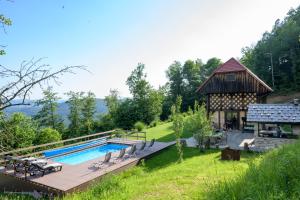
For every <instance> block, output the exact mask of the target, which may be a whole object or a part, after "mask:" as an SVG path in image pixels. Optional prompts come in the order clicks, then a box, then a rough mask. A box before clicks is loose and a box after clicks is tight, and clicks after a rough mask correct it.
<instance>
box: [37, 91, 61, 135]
mask: <svg viewBox="0 0 300 200" xmlns="http://www.w3.org/2000/svg"><path fill="white" fill-rule="evenodd" d="M43 94H44V97H43V99H40V100H38V101H37V102H36V104H37V105H38V106H42V108H41V110H40V111H39V112H38V113H37V114H36V115H35V116H34V119H35V120H37V122H38V123H39V125H40V126H41V127H51V128H52V129H55V130H57V131H59V132H60V133H63V131H64V123H63V120H62V119H61V117H60V116H59V115H58V114H57V107H58V103H57V101H58V100H59V99H60V98H59V97H58V96H57V93H55V92H53V89H52V87H48V88H47V89H46V90H44V91H43Z"/></svg>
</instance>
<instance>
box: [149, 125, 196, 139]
mask: <svg viewBox="0 0 300 200" xmlns="http://www.w3.org/2000/svg"><path fill="white" fill-rule="evenodd" d="M145 131H146V133H147V140H151V139H152V138H155V139H156V140H157V141H160V142H171V141H174V140H175V135H174V131H173V130H172V122H168V123H163V124H160V125H158V126H156V127H153V128H148V129H146V130H145ZM192 136H193V135H192V134H191V133H187V132H183V134H182V138H189V137H192Z"/></svg>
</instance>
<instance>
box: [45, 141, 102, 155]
mask: <svg viewBox="0 0 300 200" xmlns="http://www.w3.org/2000/svg"><path fill="white" fill-rule="evenodd" d="M104 143H106V139H99V140H94V141H91V142H86V143H83V144H79V145H74V146H70V147H63V148H59V149H53V150H48V151H44V152H43V154H44V156H45V157H46V158H49V157H52V156H56V155H59V154H63V153H68V152H71V151H75V150H80V149H84V148H87V147H89V146H93V145H100V144H104Z"/></svg>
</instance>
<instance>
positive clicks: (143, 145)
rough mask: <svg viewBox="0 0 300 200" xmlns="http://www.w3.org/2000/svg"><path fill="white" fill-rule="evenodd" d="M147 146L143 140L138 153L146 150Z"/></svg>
mask: <svg viewBox="0 0 300 200" xmlns="http://www.w3.org/2000/svg"><path fill="white" fill-rule="evenodd" d="M145 147H146V142H142V145H141V147H140V148H139V149H138V150H137V152H136V154H139V153H141V152H142V151H144V149H145Z"/></svg>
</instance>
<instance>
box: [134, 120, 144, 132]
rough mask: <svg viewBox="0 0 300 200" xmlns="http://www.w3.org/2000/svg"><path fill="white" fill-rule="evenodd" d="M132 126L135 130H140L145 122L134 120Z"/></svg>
mask: <svg viewBox="0 0 300 200" xmlns="http://www.w3.org/2000/svg"><path fill="white" fill-rule="evenodd" d="M134 128H135V129H136V130H137V131H142V130H144V128H145V124H144V123H143V122H136V123H135V124H134Z"/></svg>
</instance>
